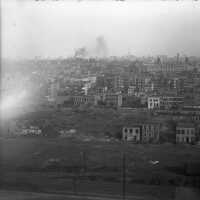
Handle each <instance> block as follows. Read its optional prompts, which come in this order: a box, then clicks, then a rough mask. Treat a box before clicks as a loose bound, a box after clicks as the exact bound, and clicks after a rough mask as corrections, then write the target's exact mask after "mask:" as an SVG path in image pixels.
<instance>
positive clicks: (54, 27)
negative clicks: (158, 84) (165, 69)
mask: <svg viewBox="0 0 200 200" xmlns="http://www.w3.org/2000/svg"><path fill="white" fill-rule="evenodd" d="M100 35H102V36H104V38H105V40H106V42H107V46H108V49H109V54H110V55H124V54H127V53H128V51H130V52H131V53H132V54H134V55H138V56H141V55H157V54H169V55H175V54H176V53H177V52H179V53H181V54H187V55H197V56H199V55H200V3H199V2H193V1H189V2H180V1H179V2H161V1H156V2H133V3H131V2H102V3H98V2H96V3H92V2H79V3H78V2H62V1H61V2H47V1H46V2H40V3H38V2H31V1H29V2H25V1H22V2H21V1H14V0H12V1H11V0H10V1H7V0H3V5H2V54H3V57H11V58H32V57H35V56H40V57H60V56H62V57H66V56H70V55H73V53H74V49H76V48H79V47H82V46H86V47H88V48H91V49H92V48H93V47H94V46H95V40H96V38H97V37H98V36H100Z"/></svg>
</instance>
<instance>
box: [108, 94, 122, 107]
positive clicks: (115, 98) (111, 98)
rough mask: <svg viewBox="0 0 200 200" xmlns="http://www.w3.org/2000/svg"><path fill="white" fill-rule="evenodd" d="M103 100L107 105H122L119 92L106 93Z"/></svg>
mask: <svg viewBox="0 0 200 200" xmlns="http://www.w3.org/2000/svg"><path fill="white" fill-rule="evenodd" d="M105 102H106V104H107V105H110V106H115V107H121V106H122V95H121V94H106V95H105Z"/></svg>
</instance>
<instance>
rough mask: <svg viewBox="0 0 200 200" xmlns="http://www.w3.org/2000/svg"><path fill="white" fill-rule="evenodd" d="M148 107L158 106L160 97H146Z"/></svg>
mask: <svg viewBox="0 0 200 200" xmlns="http://www.w3.org/2000/svg"><path fill="white" fill-rule="evenodd" d="M147 102H148V109H155V108H160V97H148V100H147Z"/></svg>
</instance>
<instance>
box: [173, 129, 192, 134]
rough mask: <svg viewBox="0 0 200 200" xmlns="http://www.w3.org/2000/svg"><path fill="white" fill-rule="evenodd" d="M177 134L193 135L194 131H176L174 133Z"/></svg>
mask: <svg viewBox="0 0 200 200" xmlns="http://www.w3.org/2000/svg"><path fill="white" fill-rule="evenodd" d="M176 132H177V134H194V133H195V131H194V130H193V129H192V130H191V129H190V130H188V129H187V130H177V131H176Z"/></svg>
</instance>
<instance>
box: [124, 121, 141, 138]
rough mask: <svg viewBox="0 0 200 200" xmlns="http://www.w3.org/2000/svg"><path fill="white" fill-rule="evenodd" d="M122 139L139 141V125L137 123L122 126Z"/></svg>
mask: <svg viewBox="0 0 200 200" xmlns="http://www.w3.org/2000/svg"><path fill="white" fill-rule="evenodd" d="M122 139H123V140H124V141H133V142H140V141H141V127H140V126H139V125H135V126H132V127H124V128H123V129H122Z"/></svg>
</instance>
